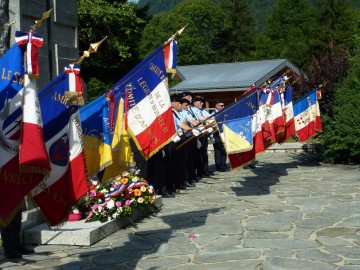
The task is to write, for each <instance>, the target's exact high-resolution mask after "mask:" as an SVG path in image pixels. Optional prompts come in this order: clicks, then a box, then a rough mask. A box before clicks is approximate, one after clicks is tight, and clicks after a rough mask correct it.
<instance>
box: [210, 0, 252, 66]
mask: <svg viewBox="0 0 360 270" xmlns="http://www.w3.org/2000/svg"><path fill="white" fill-rule="evenodd" d="M220 4H221V7H222V9H223V10H224V11H225V12H226V14H227V15H228V16H229V21H230V27H229V28H228V29H227V30H226V31H224V32H223V33H222V35H221V36H220V37H219V45H218V48H219V49H218V52H217V57H216V61H217V62H240V61H247V60H252V55H253V53H254V51H255V49H256V44H255V42H256V20H255V18H254V17H253V15H252V13H251V8H250V6H249V4H248V1H247V0H220Z"/></svg>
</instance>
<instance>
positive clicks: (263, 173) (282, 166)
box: [231, 152, 324, 196]
mask: <svg viewBox="0 0 360 270" xmlns="http://www.w3.org/2000/svg"><path fill="white" fill-rule="evenodd" d="M272 155H276V154H272ZM291 159H292V161H291V162H284V163H281V162H277V160H279V159H274V160H273V161H261V162H256V168H255V169H251V171H252V173H253V174H255V175H251V176H244V177H243V179H242V180H240V181H238V183H239V185H240V186H238V187H231V189H232V190H233V191H234V192H235V194H236V195H237V196H254V195H267V194H270V186H273V185H276V184H277V183H279V179H280V177H282V176H286V175H288V172H287V170H288V169H294V168H299V166H302V167H312V166H321V162H322V161H323V160H324V158H323V155H322V154H321V153H306V152H301V153H294V154H292V155H291Z"/></svg>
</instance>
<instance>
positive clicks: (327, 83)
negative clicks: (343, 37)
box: [293, 42, 349, 117]
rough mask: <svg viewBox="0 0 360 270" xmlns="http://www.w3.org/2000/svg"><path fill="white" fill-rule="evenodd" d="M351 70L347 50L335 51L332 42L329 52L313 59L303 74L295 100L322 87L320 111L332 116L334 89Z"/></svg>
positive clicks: (294, 96) (294, 95)
mask: <svg viewBox="0 0 360 270" xmlns="http://www.w3.org/2000/svg"><path fill="white" fill-rule="evenodd" d="M348 68H349V54H348V53H347V52H346V51H345V50H340V51H335V49H334V46H333V43H332V42H330V44H329V46H328V50H327V51H326V53H325V54H324V55H321V56H320V57H312V62H311V64H310V66H309V67H308V68H306V69H305V71H306V72H305V73H302V74H301V77H300V80H299V81H298V82H299V87H298V89H297V91H296V92H295V93H293V100H297V99H298V98H300V97H302V96H304V95H305V94H306V93H308V92H309V89H314V88H318V87H319V86H320V85H322V98H321V99H320V101H319V103H320V110H321V113H322V114H323V115H324V114H326V115H328V116H330V117H331V116H332V114H333V106H334V87H335V85H336V84H338V83H339V82H341V80H342V79H343V78H344V76H345V75H346V73H347V70H348Z"/></svg>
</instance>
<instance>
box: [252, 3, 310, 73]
mask: <svg viewBox="0 0 360 270" xmlns="http://www.w3.org/2000/svg"><path fill="white" fill-rule="evenodd" d="M315 15H316V10H315V8H314V7H313V6H312V5H311V4H310V3H309V2H308V1H307V0H299V1H292V0H279V1H278V2H277V3H276V4H275V6H274V7H273V11H272V13H271V14H270V15H269V17H268V18H267V19H266V24H265V28H264V32H263V35H262V36H261V37H260V39H259V41H258V46H259V47H258V48H259V49H258V51H257V56H258V58H259V59H274V58H286V59H288V60H290V62H292V63H293V64H295V65H296V66H297V67H299V68H303V67H305V66H307V65H308V64H309V62H310V59H311V58H310V56H311V52H312V48H313V43H314V38H315V37H316V23H315Z"/></svg>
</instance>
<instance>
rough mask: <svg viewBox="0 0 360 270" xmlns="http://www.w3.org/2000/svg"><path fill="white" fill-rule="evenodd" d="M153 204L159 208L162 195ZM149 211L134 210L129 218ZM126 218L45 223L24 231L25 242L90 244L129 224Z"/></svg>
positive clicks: (137, 216) (133, 218)
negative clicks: (54, 223)
mask: <svg viewBox="0 0 360 270" xmlns="http://www.w3.org/2000/svg"><path fill="white" fill-rule="evenodd" d="M154 206H155V207H156V208H161V206H162V197H161V196H160V195H157V196H156V198H155V202H154ZM148 214H150V212H148V213H145V212H140V211H134V212H133V214H132V215H131V220H132V221H136V220H138V219H140V218H142V217H144V216H146V215H148ZM130 224H131V222H130V220H129V219H128V218H126V217H124V218H122V219H115V220H110V221H108V222H104V223H102V222H100V221H94V222H87V223H85V220H80V221H75V222H66V223H65V224H64V225H63V226H61V227H59V228H50V227H49V226H48V225H47V224H46V223H42V224H40V225H38V226H35V227H32V228H29V229H27V230H25V231H24V243H25V244H38V245H74V246H91V245H93V244H95V243H96V242H98V241H100V240H101V239H103V238H105V237H107V236H109V235H110V234H112V233H114V232H116V231H118V230H120V229H122V228H124V227H126V226H128V225H130Z"/></svg>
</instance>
